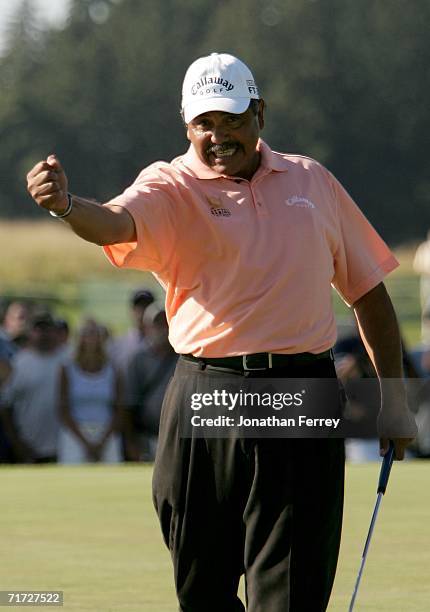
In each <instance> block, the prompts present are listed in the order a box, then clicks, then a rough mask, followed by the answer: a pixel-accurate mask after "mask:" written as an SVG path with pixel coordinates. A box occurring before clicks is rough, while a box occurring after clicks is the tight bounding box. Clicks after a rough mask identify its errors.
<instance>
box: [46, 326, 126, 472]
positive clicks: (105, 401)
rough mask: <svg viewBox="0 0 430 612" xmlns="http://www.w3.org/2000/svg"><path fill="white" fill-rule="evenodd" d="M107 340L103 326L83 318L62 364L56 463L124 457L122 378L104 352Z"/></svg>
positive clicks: (118, 459)
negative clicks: (72, 353) (70, 357)
mask: <svg viewBox="0 0 430 612" xmlns="http://www.w3.org/2000/svg"><path fill="white" fill-rule="evenodd" d="M105 341H106V333H105V329H104V328H103V327H101V326H100V325H98V324H97V323H96V322H95V321H93V320H88V321H86V322H85V324H84V325H83V326H82V327H81V329H80V331H79V335H78V343H77V349H76V354H75V357H74V359H73V360H72V361H70V362H69V363H68V364H67V365H65V366H64V367H63V368H62V371H61V381H60V417H61V420H62V424H63V427H62V430H61V432H60V439H59V452H58V460H59V462H60V463H86V462H94V461H102V462H106V463H117V462H118V461H121V460H122V452H121V438H120V435H119V433H118V431H119V429H120V421H121V416H120V410H121V399H120V398H121V380H120V377H119V374H118V373H117V372H116V371H115V370H114V368H113V366H112V363H111V362H110V360H109V359H108V357H107V356H106V351H105Z"/></svg>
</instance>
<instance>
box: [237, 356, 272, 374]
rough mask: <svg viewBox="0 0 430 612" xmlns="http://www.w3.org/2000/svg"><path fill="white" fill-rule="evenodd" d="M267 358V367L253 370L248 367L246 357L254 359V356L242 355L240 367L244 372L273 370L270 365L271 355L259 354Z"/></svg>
mask: <svg viewBox="0 0 430 612" xmlns="http://www.w3.org/2000/svg"><path fill="white" fill-rule="evenodd" d="M261 354H262V355H264V356H265V357H267V365H265V366H263V367H258V368H253V367H249V366H248V357H255V356H256V355H255V354H254V355H242V367H243V369H244V371H245V372H256V371H258V370H270V369H272V368H273V364H272V353H261Z"/></svg>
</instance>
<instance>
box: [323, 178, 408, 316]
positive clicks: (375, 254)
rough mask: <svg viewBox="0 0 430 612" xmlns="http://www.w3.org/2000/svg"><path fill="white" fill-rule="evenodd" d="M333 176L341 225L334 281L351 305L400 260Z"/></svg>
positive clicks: (343, 297) (342, 295)
mask: <svg viewBox="0 0 430 612" xmlns="http://www.w3.org/2000/svg"><path fill="white" fill-rule="evenodd" d="M330 180H331V183H332V188H333V190H334V196H335V201H336V206H337V217H338V228H339V240H338V243H337V249H336V252H335V256H334V268H335V273H334V277H333V280H332V285H333V287H334V288H335V289H336V291H338V293H339V294H340V296H341V297H342V299H343V300H344V301H345V302H346V304H347V305H348V306H351V305H352V304H354V302H356V301H357V300H358V299H359V298H361V297H362V296H363V295H365V294H366V293H367V292H368V291H370V290H371V289H373V288H374V287H376V285H378V284H379V283H380V282H381V281H382V280H383V279H384V277H385V276H386V275H387V274H388V273H389V272H391V271H392V270H394V269H395V268H397V266H398V265H399V263H398V261H397V260H396V258H395V257H394V255H393V254H392V252H391V251H390V249H389V248H388V246H387V245H386V244H385V242H384V241H383V240H382V238H381V237H380V236H379V234H378V233H377V232H376V230H375V229H374V228H373V226H372V225H371V224H370V223H369V221H368V220H367V219H366V217H365V216H364V215H363V213H362V212H361V210H360V209H359V208H358V206H357V205H356V203H355V202H354V200H353V199H352V198H351V196H350V195H349V194H348V193H347V191H346V190H345V189H344V188H343V187H342V185H341V184H340V183H339V181H337V180H336V179H335V178H334V177H333V176H332V175H330Z"/></svg>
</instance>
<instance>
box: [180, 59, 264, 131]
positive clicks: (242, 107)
mask: <svg viewBox="0 0 430 612" xmlns="http://www.w3.org/2000/svg"><path fill="white" fill-rule="evenodd" d="M252 98H254V99H257V100H258V98H259V95H258V88H257V86H256V84H255V81H254V77H253V76H252V73H251V71H250V70H249V68H248V67H247V66H246V65H245V64H244V63H243V62H241V61H240V60H239V59H237V57H234V56H233V55H229V54H228V53H211V55H208V56H206V57H200V58H199V59H198V60H196V61H195V62H193V63H192V64H191V66H190V67H189V68H188V70H187V73H186V75H185V78H184V83H183V86H182V111H183V114H184V120H185V123H189V122H190V121H192V119H194V118H195V117H197V116H198V115H201V114H202V113H206V112H209V111H224V112H227V113H235V114H239V113H244V112H245V111H246V109H247V108H248V106H249V102H250V100H251V99H252Z"/></svg>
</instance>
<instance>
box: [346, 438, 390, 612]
mask: <svg viewBox="0 0 430 612" xmlns="http://www.w3.org/2000/svg"><path fill="white" fill-rule="evenodd" d="M393 459H394V444H393V442H390V448H389V449H388V452H387V454H386V455H385V456H384V460H383V462H382V466H381V472H380V474H379V482H378V489H377V498H376V504H375V508H374V510H373V514H372V520H371V521H370V527H369V532H368V534H367V538H366V543H365V545H364V549H363V555H362V557H361V564H360V569H359V571H358V576H357V580H356V582H355V588H354V592H353V594H352V598H351V603H350V604H349V609H348V612H352V611H353V609H354V604H355V599H356V597H357V593H358V587H359V585H360V580H361V576H362V574H363V569H364V564H365V563H366V557H367V553H368V550H369V546H370V540H371V539H372V534H373V529H374V527H375V523H376V517H377V516H378V512H379V506H380V503H381V500H382V496H383V495H384V493H385V491H386V488H387V484H388V478H389V476H390V471H391V466H392V465H393Z"/></svg>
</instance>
